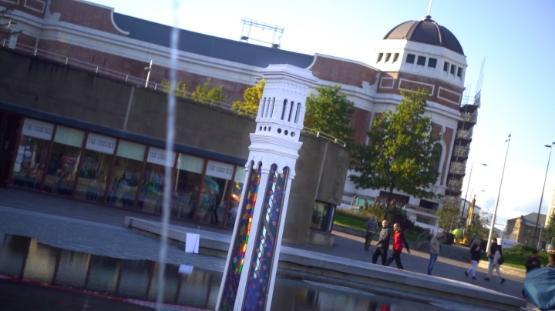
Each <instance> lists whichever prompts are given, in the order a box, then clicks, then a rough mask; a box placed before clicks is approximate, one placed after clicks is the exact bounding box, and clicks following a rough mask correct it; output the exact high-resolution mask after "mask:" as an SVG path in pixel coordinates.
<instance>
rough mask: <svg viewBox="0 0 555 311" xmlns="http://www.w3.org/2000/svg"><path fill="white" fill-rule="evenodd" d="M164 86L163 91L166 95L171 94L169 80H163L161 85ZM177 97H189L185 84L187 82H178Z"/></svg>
mask: <svg viewBox="0 0 555 311" xmlns="http://www.w3.org/2000/svg"><path fill="white" fill-rule="evenodd" d="M160 84H161V85H162V90H163V91H164V92H166V93H169V92H170V81H168V80H162V82H161V83H160ZM174 95H175V96H177V97H186V96H187V85H186V84H185V81H179V82H177V85H176V86H175V94H174Z"/></svg>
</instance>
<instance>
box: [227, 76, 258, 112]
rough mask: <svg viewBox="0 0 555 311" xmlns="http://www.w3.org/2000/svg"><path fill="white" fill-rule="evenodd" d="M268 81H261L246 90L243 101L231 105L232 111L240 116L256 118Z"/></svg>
mask: <svg viewBox="0 0 555 311" xmlns="http://www.w3.org/2000/svg"><path fill="white" fill-rule="evenodd" d="M265 85H266V80H260V81H258V83H256V84H255V85H253V86H251V87H249V88H247V89H245V91H244V92H243V100H236V101H234V102H233V103H232V104H231V109H232V110H233V111H235V112H237V113H238V114H240V115H244V116H251V117H256V114H257V112H258V104H259V103H260V99H261V98H262V92H264V86H265Z"/></svg>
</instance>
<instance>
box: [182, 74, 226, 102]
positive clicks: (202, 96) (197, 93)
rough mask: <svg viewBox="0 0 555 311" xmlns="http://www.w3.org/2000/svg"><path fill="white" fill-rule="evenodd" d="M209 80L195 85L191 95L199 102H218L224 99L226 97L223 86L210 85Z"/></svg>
mask: <svg viewBox="0 0 555 311" xmlns="http://www.w3.org/2000/svg"><path fill="white" fill-rule="evenodd" d="M210 82H211V80H210V79H207V80H206V81H204V83H202V84H200V85H197V87H196V88H195V90H194V91H193V94H191V97H192V98H193V99H194V100H196V101H199V102H203V103H211V104H219V103H223V102H225V101H226V99H227V97H226V96H225V94H224V89H223V87H222V86H221V85H220V86H211V85H210Z"/></svg>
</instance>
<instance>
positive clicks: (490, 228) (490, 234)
mask: <svg viewBox="0 0 555 311" xmlns="http://www.w3.org/2000/svg"><path fill="white" fill-rule="evenodd" d="M505 142H506V143H507V149H506V150H505V160H504V161H503V169H502V170H501V181H499V190H498V191H497V201H496V202H495V210H494V211H493V217H492V218H491V224H490V226H489V233H488V244H487V246H486V250H489V247H490V244H491V237H492V235H493V228H494V227H495V218H497V208H498V207H499V198H500V197H501V186H502V185H503V176H504V175H505V165H506V164H507V155H508V154H509V145H510V144H511V134H509V136H508V137H507V140H505Z"/></svg>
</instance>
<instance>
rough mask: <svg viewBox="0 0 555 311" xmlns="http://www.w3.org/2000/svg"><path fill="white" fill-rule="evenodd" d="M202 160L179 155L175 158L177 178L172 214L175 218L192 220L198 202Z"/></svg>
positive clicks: (202, 166)
mask: <svg viewBox="0 0 555 311" xmlns="http://www.w3.org/2000/svg"><path fill="white" fill-rule="evenodd" d="M203 170H204V160H203V159H201V158H197V157H193V156H189V155H185V154H180V155H179V158H177V176H176V177H175V188H174V191H175V192H176V194H175V195H176V198H175V199H174V204H173V206H172V213H173V214H174V215H175V216H176V217H177V218H185V217H188V218H192V217H193V214H194V212H195V208H196V206H197V202H198V196H199V193H200V192H199V191H200V183H201V177H202V171H203Z"/></svg>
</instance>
